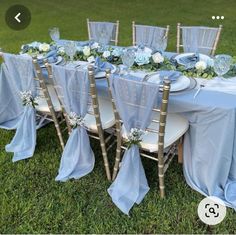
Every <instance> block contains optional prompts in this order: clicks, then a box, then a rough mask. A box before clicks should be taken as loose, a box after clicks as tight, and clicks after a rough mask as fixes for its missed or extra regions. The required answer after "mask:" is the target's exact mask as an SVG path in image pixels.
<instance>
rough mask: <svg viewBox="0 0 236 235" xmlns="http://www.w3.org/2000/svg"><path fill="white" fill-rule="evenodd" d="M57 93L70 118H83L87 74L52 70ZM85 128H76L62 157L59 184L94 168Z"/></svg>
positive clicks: (53, 67)
mask: <svg viewBox="0 0 236 235" xmlns="http://www.w3.org/2000/svg"><path fill="white" fill-rule="evenodd" d="M52 74H53V81H54V84H55V85H56V87H57V88H56V91H57V93H58V95H59V97H60V99H61V102H62V104H63V106H64V107H65V110H66V112H67V114H68V115H70V113H71V112H74V113H76V115H78V116H80V117H82V118H84V117H85V115H86V113H87V110H88V101H89V79H88V72H87V71H84V70H76V69H73V68H66V67H62V66H55V65H54V66H52ZM85 128H86V127H85V126H78V127H76V128H73V130H72V133H71V134H70V136H69V139H68V141H67V143H66V146H65V149H64V151H63V153H62V157H61V163H60V168H59V172H58V175H57V177H56V181H63V182H65V181H67V180H69V179H72V178H74V179H79V178H81V177H82V176H84V175H87V174H88V173H90V172H91V171H92V170H93V168H94V163H95V158H94V153H93V151H92V149H91V147H90V142H89V137H88V134H87V131H86V129H85Z"/></svg>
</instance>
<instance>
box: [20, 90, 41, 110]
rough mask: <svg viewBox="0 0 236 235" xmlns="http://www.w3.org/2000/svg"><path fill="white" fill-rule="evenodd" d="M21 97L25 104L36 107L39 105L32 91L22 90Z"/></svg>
mask: <svg viewBox="0 0 236 235" xmlns="http://www.w3.org/2000/svg"><path fill="white" fill-rule="evenodd" d="M20 98H21V101H22V104H23V106H32V107H33V108H35V106H36V105H38V104H37V102H36V99H37V98H34V97H33V95H32V92H31V91H22V92H20Z"/></svg>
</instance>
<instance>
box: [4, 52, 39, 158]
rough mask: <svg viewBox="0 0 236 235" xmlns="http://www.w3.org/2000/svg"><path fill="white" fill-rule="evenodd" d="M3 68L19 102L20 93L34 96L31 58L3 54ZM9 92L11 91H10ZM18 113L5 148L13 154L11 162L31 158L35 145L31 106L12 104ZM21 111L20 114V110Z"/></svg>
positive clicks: (34, 127)
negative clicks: (27, 92) (13, 129)
mask: <svg viewBox="0 0 236 235" xmlns="http://www.w3.org/2000/svg"><path fill="white" fill-rule="evenodd" d="M3 58H4V64H5V65H4V66H6V67H5V69H6V70H7V74H8V78H7V79H8V80H11V85H12V91H14V92H15V93H14V94H12V95H13V96H16V97H17V99H18V100H19V101H20V102H21V98H20V92H24V91H30V92H31V93H32V96H33V97H35V96H36V95H37V94H36V84H35V80H34V68H33V63H32V58H31V57H29V56H26V55H24V56H23V55H11V54H6V53H4V55H3ZM10 90H11V89H10ZM13 106H14V107H16V110H18V112H19V113H22V114H21V115H20V117H19V120H18V121H17V123H14V122H12V123H14V125H15V127H16V133H15V136H14V137H13V139H12V141H11V143H10V144H8V145H7V146H6V151H7V152H13V153H14V156H13V162H14V161H18V160H22V159H26V158H29V157H32V156H33V154H34V149H35V145H36V123H35V110H34V108H33V107H32V106H30V105H26V106H23V104H22V102H21V104H20V105H19V103H18V102H16V103H15V104H13ZM19 109H21V112H20V110H19Z"/></svg>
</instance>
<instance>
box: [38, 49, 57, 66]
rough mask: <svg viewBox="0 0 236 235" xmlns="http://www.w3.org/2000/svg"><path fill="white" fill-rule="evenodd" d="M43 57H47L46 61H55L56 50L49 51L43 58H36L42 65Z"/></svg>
mask: <svg viewBox="0 0 236 235" xmlns="http://www.w3.org/2000/svg"><path fill="white" fill-rule="evenodd" d="M44 59H47V60H48V63H55V62H56V61H57V51H56V50H52V51H49V52H48V53H47V54H46V55H45V56H44V57H43V58H40V59H38V63H39V64H41V65H42V64H43V60H44Z"/></svg>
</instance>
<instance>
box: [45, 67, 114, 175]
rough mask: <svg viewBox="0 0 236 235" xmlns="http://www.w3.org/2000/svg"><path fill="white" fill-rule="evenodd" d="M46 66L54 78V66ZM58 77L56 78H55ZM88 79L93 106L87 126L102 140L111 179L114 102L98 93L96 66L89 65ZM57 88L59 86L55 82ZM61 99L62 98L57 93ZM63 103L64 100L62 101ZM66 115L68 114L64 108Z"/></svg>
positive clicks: (94, 135) (103, 153) (90, 102)
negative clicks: (109, 155)
mask: <svg viewBox="0 0 236 235" xmlns="http://www.w3.org/2000/svg"><path fill="white" fill-rule="evenodd" d="M46 67H47V69H48V71H49V76H50V77H51V78H52V77H53V74H52V67H51V65H49V64H48V63H47V64H46ZM54 79H56V78H54ZM88 79H89V81H90V91H89V95H90V97H91V99H90V101H89V106H90V107H91V108H90V109H89V110H88V111H87V114H86V116H85V118H84V122H85V126H86V129H87V131H88V135H89V136H90V137H91V138H93V139H96V140H98V141H99V142H100V147H101V151H102V156H103V162H104V167H105V171H106V176H107V179H108V180H111V173H110V166H109V161H108V154H107V153H108V151H109V149H111V147H112V146H113V145H114V143H115V142H114V141H113V138H112V137H113V136H114V131H113V130H112V129H114V128H113V127H114V124H115V118H114V114H113V109H112V102H111V101H110V99H109V98H108V97H100V96H98V94H97V89H96V82H95V77H94V67H93V66H92V65H89V66H88ZM54 87H55V90H56V91H57V89H58V87H57V86H56V85H55V84H54ZM57 95H58V98H59V100H60V99H61V98H62V97H60V96H59V93H57ZM60 103H61V104H62V102H60ZM62 110H63V114H64V116H66V117H67V116H68V114H67V113H66V112H65V109H64V108H63V109H62ZM67 125H68V128H70V125H69V122H67Z"/></svg>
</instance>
